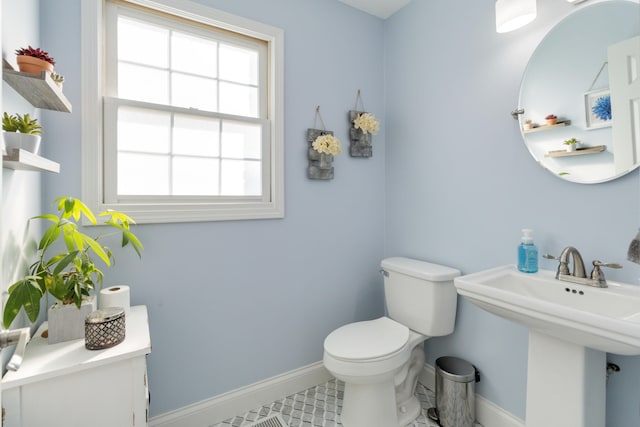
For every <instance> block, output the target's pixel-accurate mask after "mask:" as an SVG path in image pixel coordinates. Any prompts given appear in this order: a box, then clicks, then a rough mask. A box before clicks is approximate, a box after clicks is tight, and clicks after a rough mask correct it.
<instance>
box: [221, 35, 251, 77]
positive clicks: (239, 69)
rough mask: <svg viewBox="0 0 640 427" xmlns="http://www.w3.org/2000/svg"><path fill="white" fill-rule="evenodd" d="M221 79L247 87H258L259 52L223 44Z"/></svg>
mask: <svg viewBox="0 0 640 427" xmlns="http://www.w3.org/2000/svg"><path fill="white" fill-rule="evenodd" d="M220 79H222V80H229V81H231V82H236V83H243V84H247V85H257V84H258V52H257V51H255V50H250V49H245V48H241V47H236V46H230V45H226V44H221V45H220Z"/></svg>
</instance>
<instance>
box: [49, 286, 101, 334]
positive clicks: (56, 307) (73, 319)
mask: <svg viewBox="0 0 640 427" xmlns="http://www.w3.org/2000/svg"><path fill="white" fill-rule="evenodd" d="M96 308H97V304H96V297H95V296H94V295H91V296H90V297H87V298H86V299H85V300H84V301H83V302H82V305H81V306H80V309H78V307H76V305H75V304H66V305H65V304H62V303H61V302H59V301H58V302H56V303H55V304H53V305H52V306H51V307H50V308H49V311H48V312H47V314H48V320H49V338H48V342H49V344H55V343H58V342H63V341H71V340H76V339H80V338H84V319H85V318H86V317H87V315H88V314H89V313H91V312H93V311H95V310H96Z"/></svg>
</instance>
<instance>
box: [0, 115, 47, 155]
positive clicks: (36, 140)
mask: <svg viewBox="0 0 640 427" xmlns="http://www.w3.org/2000/svg"><path fill="white" fill-rule="evenodd" d="M2 130H3V131H4V132H5V133H4V142H5V146H6V148H7V151H9V150H12V149H14V148H15V149H20V148H22V149H24V150H27V151H30V152H32V153H37V152H38V148H39V147H40V135H42V126H40V124H38V119H34V118H31V117H30V116H29V114H25V115H24V116H21V115H20V114H12V115H9V114H7V113H6V112H5V113H4V115H3V116H2Z"/></svg>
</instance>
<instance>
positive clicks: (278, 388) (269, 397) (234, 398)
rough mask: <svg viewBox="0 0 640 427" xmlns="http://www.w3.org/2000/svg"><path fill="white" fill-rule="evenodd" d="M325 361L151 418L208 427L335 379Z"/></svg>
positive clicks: (170, 425)
mask: <svg viewBox="0 0 640 427" xmlns="http://www.w3.org/2000/svg"><path fill="white" fill-rule="evenodd" d="M331 378H332V377H331V374H330V373H329V372H328V371H327V370H326V369H325V368H324V365H323V364H322V362H317V363H314V364H311V365H308V366H305V367H302V368H299V369H295V370H293V371H289V372H286V373H284V374H282V375H277V376H275V377H272V378H268V379H266V380H264V381H260V382H257V383H255V384H251V385H249V386H246V387H242V388H239V389H237V390H233V391H230V392H228V393H224V394H221V395H219V396H215V397H212V398H211V399H207V400H203V401H201V402H198V403H194V404H192V405H188V406H185V407H183V408H180V409H176V410H175V411H171V412H168V413H166V414H162V415H158V416H155V417H153V418H151V419H150V420H149V426H150V427H207V426H210V425H212V424H216V423H219V422H222V421H224V420H226V419H228V418H231V417H234V416H236V415H242V414H244V413H246V412H249V411H250V410H252V409H255V408H258V407H260V406H262V405H266V404H269V403H272V402H274V401H276V400H278V399H282V398H283V397H285V396H288V395H290V394H295V393H297V392H299V391H302V390H306V389H308V388H310V387H313V386H316V385H318V384H322V383H325V382H327V381H329V380H330V379H331Z"/></svg>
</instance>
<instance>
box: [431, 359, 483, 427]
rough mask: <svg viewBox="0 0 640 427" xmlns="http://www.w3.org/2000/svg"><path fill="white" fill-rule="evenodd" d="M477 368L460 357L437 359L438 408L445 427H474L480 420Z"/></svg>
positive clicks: (440, 421) (440, 420) (439, 419)
mask: <svg viewBox="0 0 640 427" xmlns="http://www.w3.org/2000/svg"><path fill="white" fill-rule="evenodd" d="M479 379H480V378H479V375H478V372H477V370H476V368H475V367H474V366H473V365H472V364H471V363H469V362H467V361H465V360H462V359H459V358H457V357H451V356H446V357H440V358H438V359H437V360H436V408H437V411H436V413H437V417H438V422H439V423H440V425H441V426H443V427H473V426H474V424H475V418H476V411H475V409H476V405H475V403H476V398H475V383H476V381H479Z"/></svg>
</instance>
